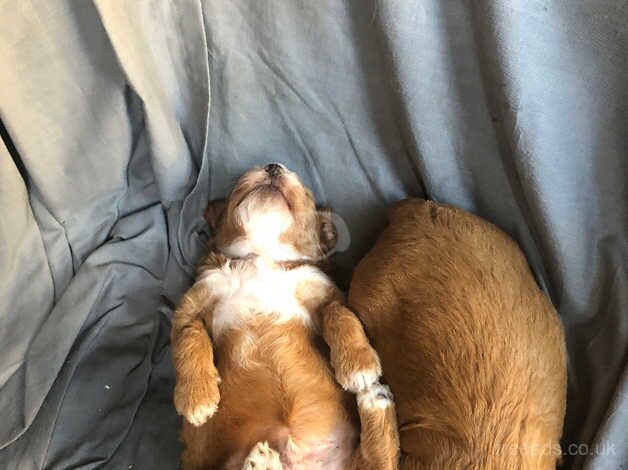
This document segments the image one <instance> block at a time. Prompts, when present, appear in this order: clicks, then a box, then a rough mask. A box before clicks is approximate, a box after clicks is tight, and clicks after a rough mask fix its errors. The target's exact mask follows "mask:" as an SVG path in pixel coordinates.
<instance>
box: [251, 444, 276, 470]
mask: <svg viewBox="0 0 628 470" xmlns="http://www.w3.org/2000/svg"><path fill="white" fill-rule="evenodd" d="M281 468H282V466H281V460H280V459H279V454H278V453H277V452H276V451H275V450H273V449H271V448H270V446H269V445H268V442H258V443H257V444H255V447H253V449H251V452H249V455H248V456H247V458H246V460H245V461H244V464H243V465H242V470H250V469H256V470H280V469H281Z"/></svg>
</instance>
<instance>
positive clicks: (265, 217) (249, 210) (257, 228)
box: [223, 193, 303, 261]
mask: <svg viewBox="0 0 628 470" xmlns="http://www.w3.org/2000/svg"><path fill="white" fill-rule="evenodd" d="M236 216H237V217H238V219H239V221H240V223H241V224H242V228H243V230H244V233H246V236H245V237H242V238H239V239H237V240H235V241H234V242H233V243H231V245H229V246H227V247H224V248H223V252H224V253H225V254H226V255H227V256H229V257H232V258H241V257H244V256H246V255H248V254H251V253H256V254H259V255H261V256H264V257H267V258H271V259H274V260H282V261H291V260H296V259H303V255H301V254H300V253H298V252H297V251H296V250H295V249H294V247H293V246H291V245H287V244H285V243H282V242H281V235H282V234H283V233H284V232H285V231H286V230H287V229H289V228H290V227H291V226H292V224H293V223H294V218H293V216H292V213H291V212H290V209H289V208H288V206H287V204H286V202H285V200H284V199H283V197H282V196H281V195H280V193H276V194H275V196H274V197H270V198H256V197H248V198H247V199H245V200H244V201H243V202H242V203H241V204H240V206H238V208H237V212H236Z"/></svg>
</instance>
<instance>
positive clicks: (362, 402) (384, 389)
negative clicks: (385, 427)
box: [358, 383, 393, 410]
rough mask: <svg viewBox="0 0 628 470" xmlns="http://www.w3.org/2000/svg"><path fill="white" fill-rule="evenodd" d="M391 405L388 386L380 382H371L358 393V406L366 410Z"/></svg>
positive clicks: (391, 400) (391, 397)
mask: <svg viewBox="0 0 628 470" xmlns="http://www.w3.org/2000/svg"><path fill="white" fill-rule="evenodd" d="M392 405H393V395H392V392H391V391H390V388H388V386H386V385H382V384H380V383H377V384H373V385H372V386H370V387H369V388H367V389H366V390H364V391H362V392H360V393H358V407H359V408H363V409H366V410H384V409H386V408H388V407H389V406H392Z"/></svg>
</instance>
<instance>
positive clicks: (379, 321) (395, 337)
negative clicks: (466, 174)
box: [349, 199, 566, 469]
mask: <svg viewBox="0 0 628 470" xmlns="http://www.w3.org/2000/svg"><path fill="white" fill-rule="evenodd" d="M349 303H350V306H351V307H353V309H354V310H355V311H356V313H357V314H358V315H359V316H360V318H361V320H362V322H363V323H364V325H365V328H366V330H367V333H368V334H369V336H370V337H371V339H372V341H373V345H374V346H375V349H376V350H377V351H378V353H379V355H380V357H381V359H382V365H383V369H384V376H385V378H386V380H387V381H388V382H389V384H390V386H391V388H392V391H393V393H394V395H395V397H396V400H395V401H396V404H397V405H396V406H397V415H398V420H399V427H400V439H401V450H402V453H403V456H402V461H401V467H402V468H452V469H453V468H478V469H480V468H482V469H490V468H494V469H506V468H508V469H510V468H530V469H542V468H553V467H554V466H555V464H556V461H557V459H558V458H559V456H560V455H561V452H560V447H559V444H558V440H559V438H560V436H561V433H562V425H563V418H564V413H565V390H566V365H565V349H564V337H563V330H562V326H561V323H560V320H559V318H558V316H557V315H556V312H555V311H554V309H553V308H552V306H551V304H550V303H549V301H548V300H547V299H546V298H545V297H544V296H543V294H542V293H541V292H540V290H539V288H538V287H537V285H536V283H535V281H534V278H533V276H532V274H531V272H530V270H529V268H528V266H527V264H526V261H525V258H524V256H523V255H522V253H521V251H520V250H519V249H518V247H517V246H516V245H515V243H514V242H513V241H512V240H510V239H509V238H508V237H507V236H506V235H505V234H504V233H502V232H501V231H500V230H498V229H497V228H495V227H494V226H492V225H491V224H489V223H487V222H484V221H483V220H481V219H479V218H477V217H475V216H472V215H470V214H468V213H466V212H464V211H461V210H457V209H454V208H450V207H445V206H442V205H438V204H435V203H432V202H428V201H422V200H418V199H415V200H408V201H404V202H402V203H399V204H398V205H397V206H395V208H394V209H393V210H392V212H391V223H390V225H389V226H388V227H387V229H386V230H385V231H384V233H383V234H382V235H381V237H380V239H379V240H378V242H377V243H376V245H375V246H374V248H373V249H372V250H371V251H370V252H369V254H368V255H367V256H366V257H365V258H364V259H363V260H362V262H361V263H360V264H359V266H358V268H357V269H356V272H355V274H354V277H353V281H352V285H351V290H350V293H349Z"/></svg>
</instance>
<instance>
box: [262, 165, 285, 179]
mask: <svg viewBox="0 0 628 470" xmlns="http://www.w3.org/2000/svg"><path fill="white" fill-rule="evenodd" d="M264 170H266V173H268V176H270V177H271V178H275V177H277V176H279V175H280V174H281V172H282V171H283V168H282V167H281V165H279V164H278V163H270V164H268V165H266V166H265V167H264Z"/></svg>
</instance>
